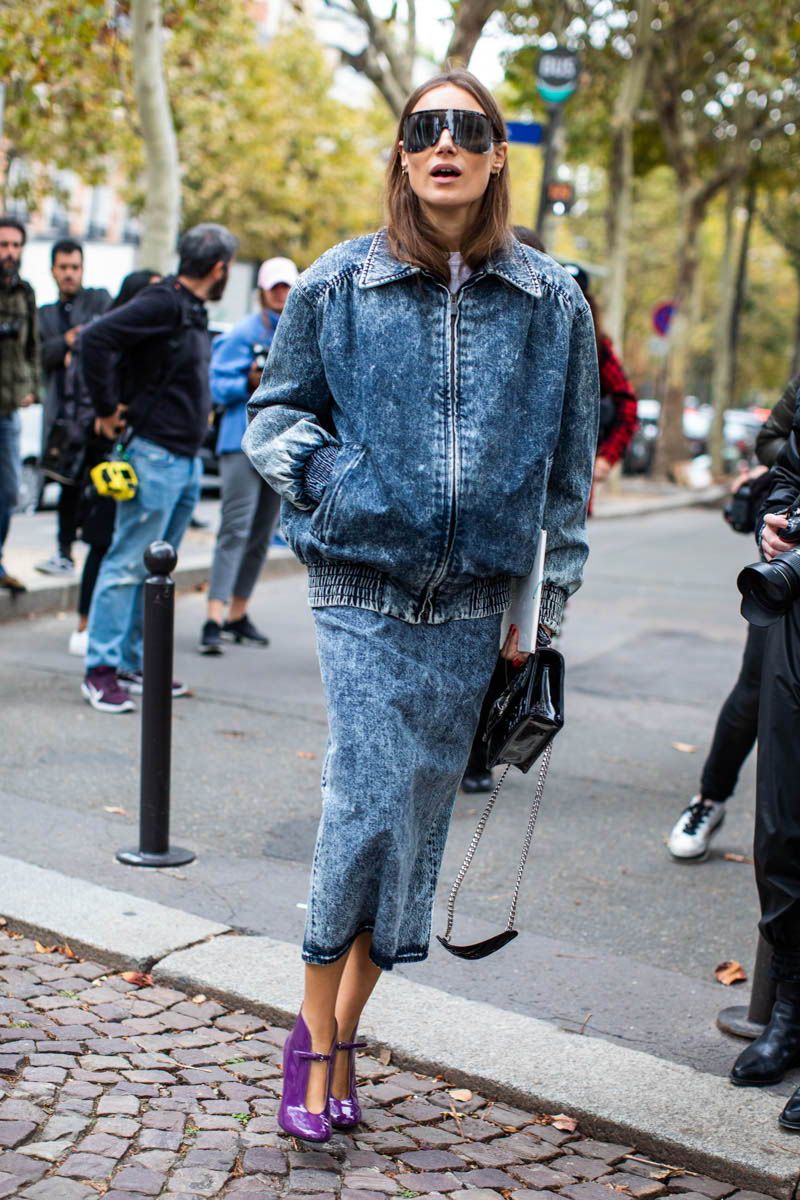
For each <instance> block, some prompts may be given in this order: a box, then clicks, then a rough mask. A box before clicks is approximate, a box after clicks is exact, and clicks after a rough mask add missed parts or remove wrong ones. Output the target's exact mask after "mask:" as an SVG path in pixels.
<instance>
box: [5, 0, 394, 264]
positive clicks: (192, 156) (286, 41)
mask: <svg viewBox="0 0 800 1200" xmlns="http://www.w3.org/2000/svg"><path fill="white" fill-rule="evenodd" d="M108 13H109V9H108V5H107V3H106V2H105V0H84V2H83V3H80V4H78V3H69V2H67V3H65V2H64V0H39V2H38V3H36V4H29V3H23V2H21V0H13V2H7V3H5V4H4V5H3V6H2V7H1V8H0V77H2V78H5V79H7V80H8V93H7V97H6V136H7V138H8V142H9V147H10V151H9V157H11V158H13V157H19V158H23V159H24V160H25V161H26V163H28V164H46V167H47V170H39V171H38V172H37V171H36V170H34V171H32V172H29V174H28V176H27V177H26V178H25V179H24V180H23V181H22V183H21V185H20V186H18V188H17V189H16V190H17V195H20V196H21V197H22V198H23V199H25V200H26V201H27V202H28V203H29V204H31V205H32V204H33V203H35V201H36V199H37V197H38V196H39V195H41V194H42V193H46V192H48V191H51V190H52V186H53V185H52V176H51V173H50V169H51V168H55V169H63V168H69V169H71V170H74V171H75V172H76V173H77V174H78V175H80V176H81V177H82V178H84V179H85V180H86V181H87V182H103V181H105V180H106V179H107V178H109V177H110V176H111V175H115V176H116V177H117V178H119V177H120V176H121V178H122V180H123V185H122V186H123V191H124V193H125V194H126V198H127V199H128V200H129V201H130V202H131V204H132V206H133V207H134V209H136V208H137V207H140V206H141V203H142V196H141V194H140V192H139V191H138V188H139V182H138V181H139V179H140V177H141V168H142V146H141V141H140V138H139V136H138V129H137V125H136V117H135V104H134V101H133V86H132V75H131V62H130V48H129V45H128V40H127V36H128V28H129V4H127V3H122V4H119V5H118V6H117V8H116V10H115V15H114V19H113V20H110V19H109V17H108ZM164 26H165V30H166V33H165V63H166V72H167V81H168V86H169V92H170V97H171V101H172V106H173V115H174V120H175V126H176V132H177V136H178V144H179V151H180V159H181V168H182V224H183V226H184V227H185V226H187V225H191V224H193V223H195V222H196V221H200V220H216V221H221V222H223V223H224V224H227V225H229V226H230V228H231V229H233V230H234V232H235V233H237V235H238V236H239V238H240V241H241V253H242V255H243V256H244V257H246V258H254V259H259V258H264V257H267V256H269V255H271V254H276V253H278V252H280V253H283V254H289V255H290V256H292V257H295V258H296V259H297V260H298V262H300V263H302V264H307V263H308V262H310V261H311V260H312V259H313V258H315V257H316V256H317V255H318V254H320V253H321V252H322V250H324V249H325V248H326V247H328V246H330V245H331V244H332V243H334V242H336V241H340V240H342V239H344V238H346V237H349V236H352V235H353V234H355V233H358V232H362V231H365V230H369V229H371V228H374V227H375V225H376V224H377V223H378V222H379V219H380V204H381V191H382V177H383V162H382V157H381V156H382V152H383V151H384V149H385V147H386V146H388V145H389V143H390V141H391V137H392V131H391V123H390V122H389V120H388V118H387V117H386V115H385V113H384V111H383V109H382V108H379V107H378V106H377V105H376V106H375V111H372V110H366V111H365V110H362V109H359V110H356V109H353V108H350V107H348V106H347V105H345V104H343V103H342V102H341V101H339V100H337V99H335V98H334V97H333V96H332V94H331V93H332V91H333V90H334V77H333V68H332V65H331V63H330V62H329V60H328V57H327V56H326V53H325V51H324V50H323V48H322V47H321V46H320V44H319V43H318V42H317V41H316V39H315V38H314V36H313V33H312V31H311V30H310V29H309V28H306V27H304V26H302V25H296V26H295V27H293V28H290V29H289V30H287V31H286V32H285V33H282V34H281V35H280V36H279V37H277V38H275V39H274V40H272V41H270V42H269V43H267V44H266V45H265V44H263V43H262V42H261V41H260V40H259V37H258V34H257V30H256V27H255V25H254V24H253V21H252V20H251V19H250V17H249V15H248V9H247V4H246V2H245V0H171V2H169V3H166V4H165V7H164Z"/></svg>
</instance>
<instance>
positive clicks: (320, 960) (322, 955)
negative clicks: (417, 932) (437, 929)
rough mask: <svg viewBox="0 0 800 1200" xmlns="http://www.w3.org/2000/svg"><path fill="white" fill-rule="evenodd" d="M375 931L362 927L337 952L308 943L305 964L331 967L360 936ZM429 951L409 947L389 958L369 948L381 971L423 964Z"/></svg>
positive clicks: (421, 947)
mask: <svg viewBox="0 0 800 1200" xmlns="http://www.w3.org/2000/svg"><path fill="white" fill-rule="evenodd" d="M374 929H375V927H374V925H360V926H359V927H358V929H356V930H355V931H354V932H353V933H352V934H351V936H350V937H349V938H348V939H347V941H346V942H343V943H342V945H341V946H338V947H337V948H336V949H335V950H324V949H322V948H321V947H319V946H310V945H309V944H308V943H307V942H306V943H304V944H303V950H302V957H303V962H305V963H309V964H310V965H311V966H316V967H329V966H330V965H331V963H335V962H337V961H338V960H339V959H340V958H341V957H342V956H343V955H344V954H347V952H348V950H349V949H350V947H351V946H352V945H353V942H354V941H355V940H356V938H357V937H359V935H360V934H362V933H373V932H374ZM428 950H429V947H428V946H409V947H408V949H406V950H398V951H397V953H396V954H393V955H391V956H388V955H385V954H381V952H380V951H379V950H376V949H375V946H374V944H373V945H371V946H370V948H369V957H370V960H371V961H372V962H373V963H374V964H375V966H376V967H379V968H380V970H381V971H391V969H392V967H393V966H395V964H396V963H410V962H422V961H423V960H424V959H426V958H427V957H428Z"/></svg>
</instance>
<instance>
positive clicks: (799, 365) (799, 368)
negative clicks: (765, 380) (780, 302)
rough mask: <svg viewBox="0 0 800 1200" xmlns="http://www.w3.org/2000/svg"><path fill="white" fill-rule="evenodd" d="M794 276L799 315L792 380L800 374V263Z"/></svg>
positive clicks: (797, 264) (795, 324)
mask: <svg viewBox="0 0 800 1200" xmlns="http://www.w3.org/2000/svg"><path fill="white" fill-rule="evenodd" d="M794 274H795V279H796V281H797V313H796V315H795V322H794V351H793V353H792V378H794V376H795V375H798V374H800V262H797V261H796V262H795V264H794Z"/></svg>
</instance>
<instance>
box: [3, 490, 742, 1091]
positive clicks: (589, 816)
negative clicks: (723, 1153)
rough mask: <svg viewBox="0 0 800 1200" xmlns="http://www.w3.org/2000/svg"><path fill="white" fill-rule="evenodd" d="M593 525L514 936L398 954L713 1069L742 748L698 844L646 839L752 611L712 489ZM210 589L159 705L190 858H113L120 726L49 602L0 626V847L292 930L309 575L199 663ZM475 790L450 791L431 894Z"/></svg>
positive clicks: (123, 746)
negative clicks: (700, 847)
mask: <svg viewBox="0 0 800 1200" xmlns="http://www.w3.org/2000/svg"><path fill="white" fill-rule="evenodd" d="M591 533H592V555H591V558H590V564H589V568H588V571H587V578H586V584H585V586H584V588H583V589H582V591H581V592H580V593H579V595H578V596H577V597H576V598H575V599H574V601H573V602H571V604H570V608H569V614H568V619H567V622H566V628H565V634H564V637H563V639H562V649H563V651H564V653H565V655H566V658H567V663H568V697H567V698H568V714H567V715H568V724H567V728H566V729H565V731H564V733H563V734H562V735H561V736H560V737H559V739H558V742H557V744H556V747H555V750H554V755H553V765H552V769H551V777H550V782H549V784H548V788H547V791H546V794H545V801H544V805H543V809H542V814H541V817H540V821H539V826H538V828H537V832H536V837H535V840H534V852H533V856H532V861H531V865H530V867H529V869H528V873H527V875H526V879H525V883H524V885H523V894H522V900H521V905H520V913H519V922H518V924H519V927H520V929H521V930H522V931H523V933H522V936H521V937H520V938H519V939H518V940H517V942H515V943H514V945H513V946H512V947H509V948H508V949H506V950H505V951H503V952H502V954H501V955H498V956H496V957H494V958H492V959H489V960H485V961H484V963H482V964H467V963H462V962H457V961H455V960H452V959H450V958H449V957H448V956H446V955H445V954H444V952H443V951H441V950H440V949H439V948H438V947H437V948H436V950H435V951H434V952H433V953H432V955H431V958H430V959H429V961H428V962H427V963H426V964H425V965H424V966H423V967H418V968H414V969H413V970H414V971H415V974H416V977H417V978H419V979H421V980H423V981H424V982H430V983H432V984H433V985H435V986H437V987H441V988H444V989H446V990H452V991H457V992H463V993H464V994H466V995H474V996H475V997H477V998H481V999H487V1000H490V1001H491V1002H493V1003H495V1004H498V1005H500V1006H501V1007H509V1008H516V1009H519V1010H521V1011H525V1012H529V1013H532V1014H533V1015H537V1016H543V1017H546V1018H547V1019H549V1020H552V1021H555V1022H557V1023H559V1024H561V1025H563V1026H564V1027H566V1028H571V1029H575V1030H582V1031H583V1032H585V1033H586V1034H588V1035H592V1034H594V1035H596V1036H606V1037H611V1038H614V1039H615V1040H620V1041H624V1042H626V1043H627V1044H630V1045H634V1046H642V1047H643V1048H646V1049H648V1050H650V1051H651V1052H652V1053H657V1054H662V1055H664V1056H666V1057H671V1058H675V1059H677V1060H679V1061H686V1062H692V1063H694V1064H696V1065H698V1066H703V1067H704V1068H705V1069H708V1070H712V1071H718V1072H723V1071H725V1070H726V1069H727V1067H728V1065H729V1063H730V1060H731V1057H732V1055H733V1054H734V1053H735V1052H736V1046H735V1044H733V1043H730V1042H728V1041H726V1040H725V1039H723V1038H722V1037H721V1035H719V1034H717V1033H716V1031H715V1030H714V1028H713V1017H714V1014H715V1013H716V1010H717V1009H718V1008H719V1007H721V1006H722V1005H724V1004H726V1003H735V1002H737V1001H738V1002H744V1001H745V1000H746V996H742V995H741V994H740V993H733V992H732V991H731V990H729V989H723V988H722V987H720V985H718V984H717V983H715V982H714V974H713V972H714V967H715V966H716V965H717V963H719V962H720V961H722V960H724V959H731V958H737V959H739V960H740V961H741V962H743V963H744V964H745V966H746V967H747V968H748V969H749V968H750V966H751V965H752V959H753V952H754V946H755V924H756V920H757V904H756V896H755V888H754V884H753V878H752V867H751V866H750V865H749V863H748V862H737V861H731V860H729V859H726V858H725V857H724V854H725V853H733V854H735V855H738V856H744V857H747V856H749V855H750V847H751V838H752V821H753V792H754V776H755V772H754V762H751V763H748V765H747V767H746V769H745V772H744V774H743V777H742V780H741V782H740V786H739V789H738V792H737V794H736V796H735V797H734V799H733V800H732V802H731V806H730V814H729V816H728V819H727V821H726V824H725V827H724V830H723V831H722V833H721V834H720V836H719V837H718V839H717V841H716V843H715V849H714V853H713V855H712V857H711V859H710V860H709V861H708V862H707V863H705V864H703V865H700V866H678V865H676V864H674V863H673V862H672V861H671V860H670V859H669V858H668V856H667V853H666V850H665V848H664V839H665V836H666V833H667V831H668V829H669V828H670V826H671V824H672V823H673V821H674V820H675V818H676V817H677V815H678V813H679V811H680V809H681V808H682V806H683V805H684V804H685V803H686V802H687V800H688V798H689V797H690V796H691V795H692V794H693V793H694V792H695V791H696V790H697V781H698V776H699V772H700V768H701V765H702V760H703V755H704V752H705V749H706V747H707V745H708V743H709V740H710V736H711V732H712V729H713V725H714V720H715V717H716V713H717V710H718V708H719V705H720V703H721V701H722V699H723V698H724V696H725V694H726V693H727V691H728V690H729V688H730V686H731V685H732V683H733V680H734V678H735V676H736V672H737V669H738V662H739V657H740V654H741V648H742V645H743V640H744V633H745V627H744V623H743V622H742V620H741V618H740V617H739V615H738V606H737V593H736V590H735V578H736V573H737V571H738V569H739V568H740V567H741V566H742V565H743V564H744V563H745V562H746V561H748V559H749V558H750V557H751V556H752V554H751V543H750V542H749V541H748V539H745V538H743V537H739V536H736V535H733V534H732V533H730V532H729V531H728V530H727V529H726V528H725V527H724V525H723V523H722V521H721V519H720V515H719V513H718V512H716V511H710V510H704V509H689V510H681V511H677V512H672V513H664V514H661V515H655V516H649V517H638V518H627V519H621V520H612V521H604V522H596V523H595V524H594V526H593V528H592V531H591ZM203 608H204V599H203V596H202V595H200V594H192V595H185V596H182V597H181V598H180V601H179V605H178V614H177V632H176V647H177V654H176V674H177V675H178V676H179V677H180V678H182V679H184V680H186V681H187V682H189V683H190V684H191V685H192V687H193V689H194V691H195V695H194V696H193V697H192V698H188V699H185V700H181V701H179V702H178V703H176V706H175V722H174V786H173V792H174V803H173V830H174V840H175V841H177V842H178V843H180V844H184V845H188V846H190V847H192V848H193V849H195V850H196V851H197V852H198V860H197V862H196V863H195V864H193V865H192V866H190V867H187V868H184V869H182V870H181V871H171V872H159V873H151V872H142V871H136V870H134V869H131V868H124V867H121V866H119V865H118V864H116V863H115V862H114V860H113V853H112V852H113V850H114V849H115V848H117V847H118V846H120V845H126V844H131V843H133V842H135V840H136V827H135V819H136V813H137V795H138V781H137V768H138V734H139V730H138V722H137V720H136V718H132V717H116V718H112V717H108V716H103V715H100V714H97V713H94V712H92V711H91V710H90V709H89V708H88V707H87V706H86V705H85V703H84V702H83V701H82V700H81V698H80V695H79V691H78V685H79V681H80V676H81V664H80V663H79V662H78V661H77V660H75V659H70V658H69V657H68V656H67V655H66V641H67V636H68V632H69V629H70V628H71V618H70V617H67V616H66V615H63V616H62V617H59V618H40V619H36V620H27V621H20V622H17V623H14V624H7V625H5V626H2V627H0V704H2V713H3V717H2V730H3V732H2V744H3V752H2V760H1V761H0V789H2V792H3V802H4V809H5V813H6V818H5V820H4V821H3V822H2V833H1V835H0V852H2V853H6V854H16V855H18V856H19V857H21V858H24V859H26V860H28V861H31V862H37V863H40V864H41V865H44V866H51V867H55V868H57V869H59V870H62V871H64V872H66V873H74V874H77V875H82V876H84V877H86V878H91V879H96V880H97V881H99V882H104V883H109V884H110V885H111V886H114V887H117V888H120V889H124V890H129V891H133V892H138V893H140V894H143V895H152V896H153V897H154V898H159V899H162V900H164V901H166V902H168V903H174V904H176V905H178V906H182V907H186V908H189V909H193V910H194V911H197V912H202V913H203V914H205V915H208V916H211V917H216V918H218V919H222V920H225V921H228V922H231V923H233V924H235V925H237V926H240V927H242V928H246V929H254V930H259V931H262V932H265V933H268V934H271V935H273V936H277V937H282V938H287V939H294V938H297V937H299V935H300V932H301V930H302V921H303V908H302V905H303V903H304V899H305V888H306V877H307V866H308V863H309V861H310V857H311V854H312V850H313V843H314V835H315V829H316V822H317V813H318V804H319V799H318V776H319V770H320V764H321V759H322V754H323V752H324V744H325V736H326V723H325V712H324V708H323V705H322V697H321V688H320V683H319V677H318V670H317V665H316V659H315V653H314V638H313V626H312V622H311V618H310V614H309V612H308V609H307V607H306V604H305V595H304V579H303V577H302V576H300V575H296V576H293V577H290V578H284V579H279V580H274V581H271V582H268V583H264V584H262V585H261V586H260V588H259V590H258V592H257V594H256V596H255V597H254V601H253V604H252V610H251V611H252V615H253V617H254V618H255V620H256V621H257V622H258V623H259V624H260V625H262V626H263V627H264V628H265V629H266V630H267V631H268V632H269V634H270V636H271V638H272V645H271V646H270V648H269V649H267V650H256V649H243V648H238V647H231V648H229V649H228V650H227V651H226V653H225V655H224V656H223V657H222V658H219V659H206V658H201V657H200V656H198V655H197V653H196V650H195V642H196V639H197V636H198V633H199V629H200V625H201V622H202V619H203ZM376 652H379V647H376ZM676 745H680V746H683V747H684V749H677V748H676ZM686 747H695V749H694V750H689V751H687V750H686V749H685V748H686ZM532 786H533V780H532V778H528V779H526V778H524V777H523V776H521V775H519V774H517V773H514V777H513V778H511V781H510V783H509V784H508V785H507V788H506V789H505V791H504V793H503V794H502V799H501V802H500V804H499V805H498V810H497V813H496V816H495V817H493V819H492V822H491V824H490V829H489V832H488V833H487V836H486V838H485V839H484V842H485V845H482V848H481V852H480V855H479V858H478V859H477V860H476V864H475V867H474V868H473V871H472V872H471V873H470V877H469V882H468V885H466V886H465V889H464V892H463V894H462V895H463V899H462V900H461V901H460V909H459V920H460V921H461V925H460V929H458V930H457V934H458V935H459V936H461V935H463V940H468V938H470V937H471V936H473V935H475V936H485V935H486V933H487V932H488V931H494V930H495V929H496V928H500V927H502V925H503V924H504V921H505V910H506V906H507V901H508V897H509V894H510V887H511V881H512V878H513V873H514V871H515V869H516V859H517V851H518V846H519V843H520V840H521V837H522V834H523V831H524V826H525V821H526V815H527V809H528V805H529V801H530V793H531V789H532ZM109 809H122V810H124V813H119V812H110V811H109ZM479 811H480V808H479V805H478V803H477V802H476V799H475V798H467V797H463V796H462V797H460V798H459V801H458V804H457V808H456V815H455V819H454V822H453V827H452V830H451V836H450V840H449V843H448V850H447V856H446V863H445V870H444V874H443V880H442V887H441V889H440V892H441V895H440V899H441V897H442V896H443V895H444V894H445V892H446V888H447V885H448V884H449V881H450V880H451V879H452V875H453V872H454V870H455V868H456V867H457V865H458V863H459V862H460V859H461V856H462V855H463V852H464V849H465V847H466V844H467V843H468V841H469V838H470V836H471V833H472V829H473V827H474V824H475V821H476V819H477V815H478V812H479ZM441 921H442V918H441V914H439V916H438V917H437V918H436V922H435V928H439V927H440V925H441Z"/></svg>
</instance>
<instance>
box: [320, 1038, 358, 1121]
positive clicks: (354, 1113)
mask: <svg viewBox="0 0 800 1200" xmlns="http://www.w3.org/2000/svg"><path fill="white" fill-rule="evenodd" d="M366 1046H367V1043H366V1042H337V1043H336V1053H337V1054H340V1053H342V1052H345V1053H347V1054H349V1055H350V1087H349V1090H348V1094H347V1096H345V1098H344V1099H343V1100H339V1099H338V1097H336V1096H331V1097H330V1099H329V1101H328V1107H329V1110H330V1118H331V1125H333V1127H334V1129H353V1128H354V1127H355V1126H356V1125H358V1124H359V1122H360V1121H361V1105H360V1104H359V1103H358V1096H357V1094H356V1050H365V1049H366Z"/></svg>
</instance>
